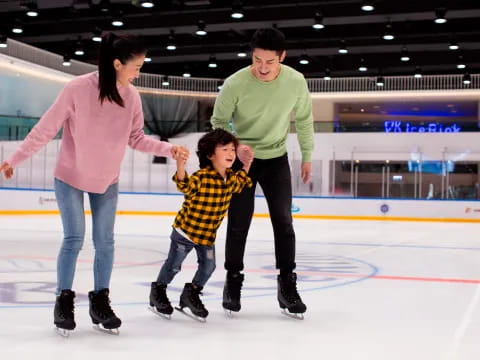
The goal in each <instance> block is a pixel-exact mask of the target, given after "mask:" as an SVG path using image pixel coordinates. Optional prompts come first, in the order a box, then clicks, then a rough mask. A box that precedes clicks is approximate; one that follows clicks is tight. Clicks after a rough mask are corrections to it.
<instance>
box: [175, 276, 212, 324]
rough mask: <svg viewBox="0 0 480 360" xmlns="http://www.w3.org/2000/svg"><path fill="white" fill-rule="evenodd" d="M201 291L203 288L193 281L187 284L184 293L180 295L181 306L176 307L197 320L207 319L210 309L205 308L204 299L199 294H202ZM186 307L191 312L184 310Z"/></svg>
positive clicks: (203, 320)
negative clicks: (195, 284)
mask: <svg viewBox="0 0 480 360" xmlns="http://www.w3.org/2000/svg"><path fill="white" fill-rule="evenodd" d="M201 291H202V288H200V287H195V286H194V285H193V284H191V283H187V284H185V287H184V288H183V291H182V294H181V295H180V306H179V307H175V309H176V310H178V311H180V312H181V313H183V314H185V315H187V316H188V317H191V318H192V319H195V320H197V321H200V322H205V321H207V320H206V318H207V316H208V310H207V309H205V306H203V303H202V300H200V296H199V295H201V294H202V293H201ZM184 308H188V309H189V310H190V312H191V314H190V313H189V312H186V311H184V310H183V309H184Z"/></svg>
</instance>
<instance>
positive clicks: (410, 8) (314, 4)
mask: <svg viewBox="0 0 480 360" xmlns="http://www.w3.org/2000/svg"><path fill="white" fill-rule="evenodd" d="M107 3H109V4H110V5H109V6H104V5H108V4H107ZM372 3H373V5H374V7H375V9H374V10H373V11H369V12H366V11H363V10H362V9H361V5H362V1H361V0H323V1H309V0H305V1H285V0H243V1H241V2H239V1H238V0H235V1H223V0H183V1H182V0H159V1H155V6H154V7H153V8H143V7H141V6H140V1H139V0H133V1H131V0H112V1H100V0H38V1H6V0H0V36H1V35H2V34H3V35H6V36H8V37H10V38H13V39H16V40H19V41H22V42H25V43H27V44H31V45H34V46H36V47H39V48H42V49H46V50H49V51H52V52H54V53H57V54H60V55H65V54H69V55H71V56H72V57H73V58H75V59H77V60H81V61H86V62H89V63H95V59H96V55H97V48H98V43H96V42H94V41H92V40H91V38H92V35H93V34H94V32H95V31H96V30H101V31H112V30H113V31H117V32H123V33H132V34H137V35H141V36H143V37H144V39H145V40H146V42H147V45H148V48H149V54H148V56H149V57H151V58H152V61H151V62H150V63H146V64H145V66H144V69H143V71H145V72H148V73H157V74H168V75H182V74H183V73H184V72H185V70H186V69H187V70H188V72H189V73H191V75H192V76H195V77H208V78H225V77H227V76H228V75H229V74H231V73H233V72H234V71H236V70H238V69H239V68H241V67H243V66H247V65H248V64H249V63H250V58H249V55H248V56H246V57H243V58H241V57H239V56H238V52H239V51H240V49H242V46H246V45H247V44H248V43H249V40H250V38H251V36H252V34H253V32H254V31H255V29H257V28H259V27H266V26H276V27H278V28H279V29H281V30H282V31H283V32H284V33H285V35H286V37H287V46H288V50H287V58H286V60H285V63H286V64H288V65H290V66H293V67H294V68H296V69H297V70H299V71H301V72H302V73H304V74H305V76H306V77H322V76H324V74H325V70H326V69H328V70H329V71H330V73H331V75H332V76H333V77H345V76H374V75H377V74H379V73H381V74H383V75H386V76H388V75H412V74H413V73H414V71H415V69H416V68H417V67H419V68H420V69H421V71H422V73H423V74H458V73H463V72H465V71H468V72H470V73H478V72H480V71H479V70H480V41H478V39H480V23H479V21H478V19H479V18H480V1H478V0H450V1H449V0H416V1H410V0H403V1H393V0H376V1H372ZM32 4H33V5H36V6H37V7H38V13H39V15H38V16H36V17H29V16H27V15H26V11H25V10H26V9H27V7H28V6H30V5H32ZM238 5H241V6H242V10H243V12H244V17H243V18H242V19H233V18H231V13H232V6H235V7H237V6H238ZM442 9H443V10H444V11H446V15H445V18H446V20H447V21H446V23H443V24H437V23H435V22H434V20H435V17H436V15H435V13H436V10H439V11H442ZM317 13H318V14H319V15H321V16H322V17H323V18H322V21H323V25H324V26H325V27H324V28H323V29H314V28H313V27H312V25H313V24H314V17H315V14H317ZM116 16H121V17H122V19H123V21H124V26H122V27H119V28H117V27H115V26H113V25H112V24H111V21H112V19H113V18H114V17H116ZM199 21H203V22H204V23H205V24H206V31H207V32H208V34H207V35H205V36H199V35H196V33H195V32H196V30H197V29H198V22H199ZM15 23H17V24H18V23H19V24H21V26H22V28H23V33H22V34H14V33H12V31H11V29H12V27H13V25H15ZM387 24H388V26H391V27H390V29H391V31H392V32H393V35H394V39H393V40H384V39H383V35H384V33H385V30H386V28H387ZM172 32H173V33H172ZM172 34H173V40H174V42H175V45H176V50H173V51H171V50H167V49H166V46H167V44H168V43H169V42H170V40H171V38H170V39H169V37H170V36H172ZM450 42H456V43H458V45H459V49H458V50H450V49H449V43H450ZM79 43H80V44H81V46H82V48H83V49H84V51H85V54H84V55H83V56H77V55H73V53H74V51H75V49H76V47H77V46H78V44H79ZM341 45H345V46H346V47H347V49H348V51H349V52H348V53H347V54H340V53H339V52H338V50H339V47H340V46H341ZM402 48H405V49H406V50H407V51H408V56H409V57H410V60H409V61H401V59H400V57H401V52H402ZM302 55H306V56H307V57H308V60H309V63H308V64H306V65H302V64H300V63H299V60H300V58H301V57H302ZM211 56H214V57H215V58H216V61H217V64H218V66H217V67H216V68H209V66H208V63H209V59H210V57H211ZM360 63H363V64H365V65H366V66H367V68H368V70H367V71H365V72H360V71H359V70H358V66H359V65H360ZM460 63H463V64H464V65H465V66H466V68H465V69H458V68H457V65H458V64H460Z"/></svg>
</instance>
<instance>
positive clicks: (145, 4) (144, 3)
mask: <svg viewBox="0 0 480 360" xmlns="http://www.w3.org/2000/svg"><path fill="white" fill-rule="evenodd" d="M140 6H141V7H144V8H147V9H150V8H153V7H154V6H155V2H154V1H140Z"/></svg>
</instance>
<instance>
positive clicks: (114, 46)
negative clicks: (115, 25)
mask: <svg viewBox="0 0 480 360" xmlns="http://www.w3.org/2000/svg"><path fill="white" fill-rule="evenodd" d="M146 53H147V49H146V48H145V46H144V45H143V42H142V41H141V40H140V39H139V38H138V37H137V36H134V35H115V34H114V33H111V32H110V33H106V34H104V35H103V36H102V42H101V43H100V52H99V56H98V74H99V75H98V78H99V81H98V89H99V90H100V94H99V96H98V99H99V100H100V102H101V103H102V104H103V102H104V101H105V99H106V100H108V101H111V102H115V103H117V104H118V105H120V106H124V104H123V99H122V97H121V96H120V94H119V93H118V90H117V75H116V72H115V68H114V66H113V61H114V60H115V59H118V60H120V62H121V63H122V64H126V63H127V62H128V61H130V60H132V59H133V58H135V57H136V56H141V55H145V54H146Z"/></svg>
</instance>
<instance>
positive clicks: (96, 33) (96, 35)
mask: <svg viewBox="0 0 480 360" xmlns="http://www.w3.org/2000/svg"><path fill="white" fill-rule="evenodd" d="M92 41H95V42H101V41H102V29H100V28H98V27H97V28H95V30H94V31H93V36H92Z"/></svg>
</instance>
